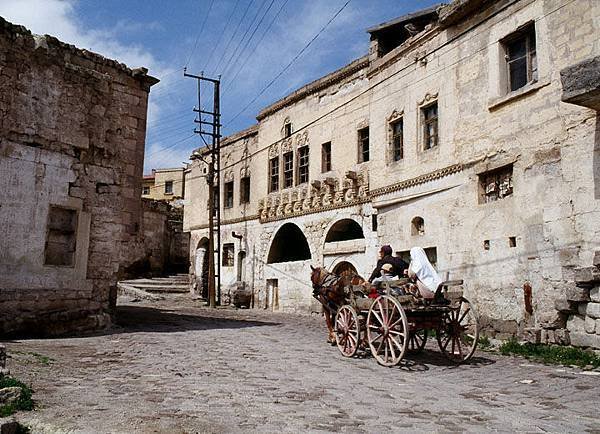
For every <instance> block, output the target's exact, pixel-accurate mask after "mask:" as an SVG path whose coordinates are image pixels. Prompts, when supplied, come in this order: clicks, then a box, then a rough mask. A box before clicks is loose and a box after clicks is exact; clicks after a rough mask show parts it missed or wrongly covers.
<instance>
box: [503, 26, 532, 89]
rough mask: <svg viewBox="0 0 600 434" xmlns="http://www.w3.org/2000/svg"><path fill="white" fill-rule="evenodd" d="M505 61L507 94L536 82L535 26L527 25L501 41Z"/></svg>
mask: <svg viewBox="0 0 600 434" xmlns="http://www.w3.org/2000/svg"><path fill="white" fill-rule="evenodd" d="M502 43H503V46H504V53H505V55H504V58H505V59H506V74H507V84H508V89H507V92H513V91H515V90H517V89H520V88H522V87H523V86H525V85H526V84H528V83H531V82H533V81H536V80H537V57H536V50H535V26H534V25H533V23H532V24H529V25H527V26H525V27H524V28H523V29H521V30H518V31H517V32H515V33H513V34H511V35H509V36H508V37H507V38H505V39H504V40H503V42H502Z"/></svg>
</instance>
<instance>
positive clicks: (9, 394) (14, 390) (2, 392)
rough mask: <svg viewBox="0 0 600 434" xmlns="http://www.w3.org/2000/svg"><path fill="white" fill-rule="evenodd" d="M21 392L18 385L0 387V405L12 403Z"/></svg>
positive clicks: (17, 398) (19, 396)
mask: <svg viewBox="0 0 600 434" xmlns="http://www.w3.org/2000/svg"><path fill="white" fill-rule="evenodd" d="M21 393H23V391H22V389H21V388H20V387H5V388H3V389H0V405H8V404H12V403H14V402H16V401H18V400H19V398H21Z"/></svg>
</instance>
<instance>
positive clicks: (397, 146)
mask: <svg viewBox="0 0 600 434" xmlns="http://www.w3.org/2000/svg"><path fill="white" fill-rule="evenodd" d="M391 127H392V152H393V155H394V161H399V160H402V158H404V122H403V120H402V118H400V119H398V120H396V121H394V122H392V123H391Z"/></svg>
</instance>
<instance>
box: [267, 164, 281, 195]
mask: <svg viewBox="0 0 600 434" xmlns="http://www.w3.org/2000/svg"><path fill="white" fill-rule="evenodd" d="M279 172H280V168H279V156H276V157H273V158H270V159H269V193H272V192H274V191H279Z"/></svg>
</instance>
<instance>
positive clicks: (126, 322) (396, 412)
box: [7, 296, 600, 433]
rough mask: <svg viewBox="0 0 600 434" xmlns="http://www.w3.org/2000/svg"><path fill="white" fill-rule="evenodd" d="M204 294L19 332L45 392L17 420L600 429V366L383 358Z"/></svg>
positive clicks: (266, 427) (51, 425)
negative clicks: (87, 332) (75, 333)
mask: <svg viewBox="0 0 600 434" xmlns="http://www.w3.org/2000/svg"><path fill="white" fill-rule="evenodd" d="M196 305H197V303H196V302H193V301H191V300H189V299H188V298H186V297H181V296H179V297H177V299H175V298H174V297H171V298H169V299H167V300H164V301H161V302H158V303H152V302H138V303H126V304H123V305H121V306H120V307H119V326H118V327H115V328H114V329H113V330H111V331H110V332H109V333H104V334H102V335H97V336H89V337H81V338H65V339H47V340H21V341H11V342H7V348H8V352H9V355H11V358H9V360H8V367H9V368H10V370H11V371H12V373H13V374H14V375H16V376H18V377H20V378H21V379H22V380H25V381H26V382H29V383H31V384H32V386H33V388H34V389H35V392H36V393H35V395H34V398H35V399H36V401H37V403H38V409H37V410H36V411H33V412H28V413H20V414H19V415H18V419H19V420H20V421H21V422H23V423H25V424H28V425H30V426H31V427H32V432H33V433H37V432H41V433H71V432H74V433H75V432H76V433H184V432H185V433H188V432H210V433H222V432H277V433H280V432H359V433H360V432H369V433H384V432H415V431H418V432H489V431H495V432H516V431H518V432H557V433H558V432H561V433H563V432H570V433H571V432H600V419H599V418H598V413H597V411H598V397H599V396H600V376H599V375H598V374H599V373H598V372H585V371H581V370H579V369H572V368H562V367H556V366H545V365H541V364H536V363H530V362H528V361H526V360H523V359H519V358H511V357H502V356H498V355H494V354H490V353H485V352H480V353H477V354H476V356H475V357H474V359H473V361H472V363H470V364H468V365H463V366H458V367H457V366H452V365H450V364H448V363H447V362H446V361H445V360H444V359H443V358H442V357H441V356H440V354H439V353H438V351H437V347H436V346H435V345H428V349H429V350H426V351H425V352H424V353H423V354H422V355H419V356H411V357H409V358H408V359H407V360H406V362H404V361H403V363H402V364H401V365H400V366H399V367H396V368H384V367H381V366H379V365H378V364H377V363H376V362H375V360H374V359H372V358H370V357H363V358H355V359H345V358H343V357H342V356H341V355H340V354H339V352H338V351H337V349H336V348H335V347H331V346H328V345H327V344H326V343H325V337H326V333H325V328H324V321H323V319H322V318H320V317H316V316H315V317H308V316H298V315H292V314H282V313H271V312H262V311H248V310H237V311H235V310H229V309H217V310H209V309H208V308H204V307H197V306H196ZM181 306H186V307H181ZM45 357H49V358H50V359H49V360H48V359H46V358H45Z"/></svg>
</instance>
